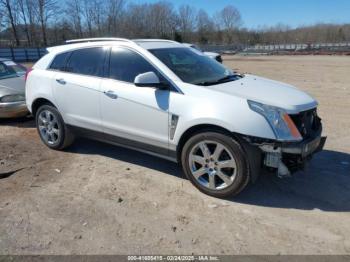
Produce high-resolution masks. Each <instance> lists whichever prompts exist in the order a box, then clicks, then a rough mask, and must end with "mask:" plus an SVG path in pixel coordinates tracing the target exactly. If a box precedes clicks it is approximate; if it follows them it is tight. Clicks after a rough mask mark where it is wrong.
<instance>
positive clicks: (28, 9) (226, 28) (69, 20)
mask: <svg viewBox="0 0 350 262" xmlns="http://www.w3.org/2000/svg"><path fill="white" fill-rule="evenodd" d="M243 25H244V23H243V21H242V17H241V14H240V12H239V10H238V9H237V8H236V7H235V6H233V5H227V6H225V7H223V8H222V9H221V10H220V11H218V12H216V13H215V14H213V15H209V14H208V13H207V12H206V11H205V10H203V9H197V8H195V7H193V6H191V5H182V6H180V7H178V8H175V7H174V5H173V4H172V3H170V2H167V1H159V2H156V3H143V4H136V3H134V2H132V1H127V0H0V40H2V41H4V40H5V41H7V42H10V43H11V44H12V45H15V46H50V45H55V44H61V43H62V42H63V41H65V40H67V39H75V38H83V37H125V38H131V39H133V38H164V39H173V40H176V41H180V42H193V43H199V44H230V45H231V44H232V45H255V44H286V43H296V44H297V43H316V42H318V43H321V42H324V43H325V42H332V43H335V42H346V41H350V25H334V24H318V25H314V26H304V27H300V28H296V29H292V28H290V27H288V26H287V25H283V24H278V25H276V26H274V27H265V28H260V29H256V30H252V29H247V28H244V27H243ZM1 44H2V42H1V41H0V45H1Z"/></svg>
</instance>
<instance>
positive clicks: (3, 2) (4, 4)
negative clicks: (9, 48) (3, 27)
mask: <svg viewBox="0 0 350 262" xmlns="http://www.w3.org/2000/svg"><path fill="white" fill-rule="evenodd" d="M15 6H16V2H15V1H14V0H0V7H1V9H2V10H3V12H4V14H5V17H6V20H7V22H8V24H10V26H11V29H12V33H13V38H14V39H15V41H16V45H17V46H19V45H20V41H19V35H18V33H17V21H16V20H17V19H16V10H15ZM1 9H0V10H1Z"/></svg>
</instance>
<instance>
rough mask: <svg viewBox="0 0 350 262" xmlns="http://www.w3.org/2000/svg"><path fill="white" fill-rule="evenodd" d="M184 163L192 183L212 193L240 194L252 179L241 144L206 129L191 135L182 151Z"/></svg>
mask: <svg viewBox="0 0 350 262" xmlns="http://www.w3.org/2000/svg"><path fill="white" fill-rule="evenodd" d="M181 162H182V167H183V170H184V172H185V174H186V176H187V177H188V179H189V180H190V181H191V182H192V184H193V185H195V186H196V187H197V188H198V189H199V190H200V191H202V192H204V193H205V194H208V195H211V196H215V197H220V198H222V197H227V196H232V195H237V194H238V193H240V192H241V191H242V190H243V189H244V188H245V187H246V185H247V184H248V182H249V180H250V179H249V170H248V167H247V163H246V157H245V153H244V151H243V149H242V147H241V146H240V144H239V143H238V142H237V141H235V140H234V139H233V138H231V137H229V136H227V135H224V134H221V133H216V132H205V133H200V134H197V135H195V136H193V137H192V138H190V139H189V140H188V141H187V142H186V144H185V145H184V148H183V150H182V157H181Z"/></svg>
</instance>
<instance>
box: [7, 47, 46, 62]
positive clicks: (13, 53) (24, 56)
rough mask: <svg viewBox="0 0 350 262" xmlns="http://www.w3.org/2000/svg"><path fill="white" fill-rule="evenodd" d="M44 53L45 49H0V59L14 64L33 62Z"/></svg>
mask: <svg viewBox="0 0 350 262" xmlns="http://www.w3.org/2000/svg"><path fill="white" fill-rule="evenodd" d="M46 53H47V51H46V48H0V58H9V59H11V60H13V61H16V62H35V61H37V60H39V59H40V58H41V57H43V56H44V55H45V54H46Z"/></svg>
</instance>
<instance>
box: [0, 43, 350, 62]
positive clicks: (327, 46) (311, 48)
mask: <svg viewBox="0 0 350 262" xmlns="http://www.w3.org/2000/svg"><path fill="white" fill-rule="evenodd" d="M200 47H201V49H202V50H204V51H210V52H218V53H228V54H230V53H237V52H239V53H243V54H244V53H246V54H249V53H252V54H254V53H265V54H273V53H280V52H286V53H287V54H292V53H298V52H301V53H303V52H310V53H318V52H319V53H321V54H322V52H331V53H341V52H346V53H349V54H350V43H313V44H276V45H253V46H248V45H240V44H235V45H200ZM46 53H47V51H46V48H34V47H32V48H1V47H0V58H9V59H12V60H13V61H16V62H35V61H37V60H39V59H40V58H41V57H42V56H44V55H45V54H46Z"/></svg>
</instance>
